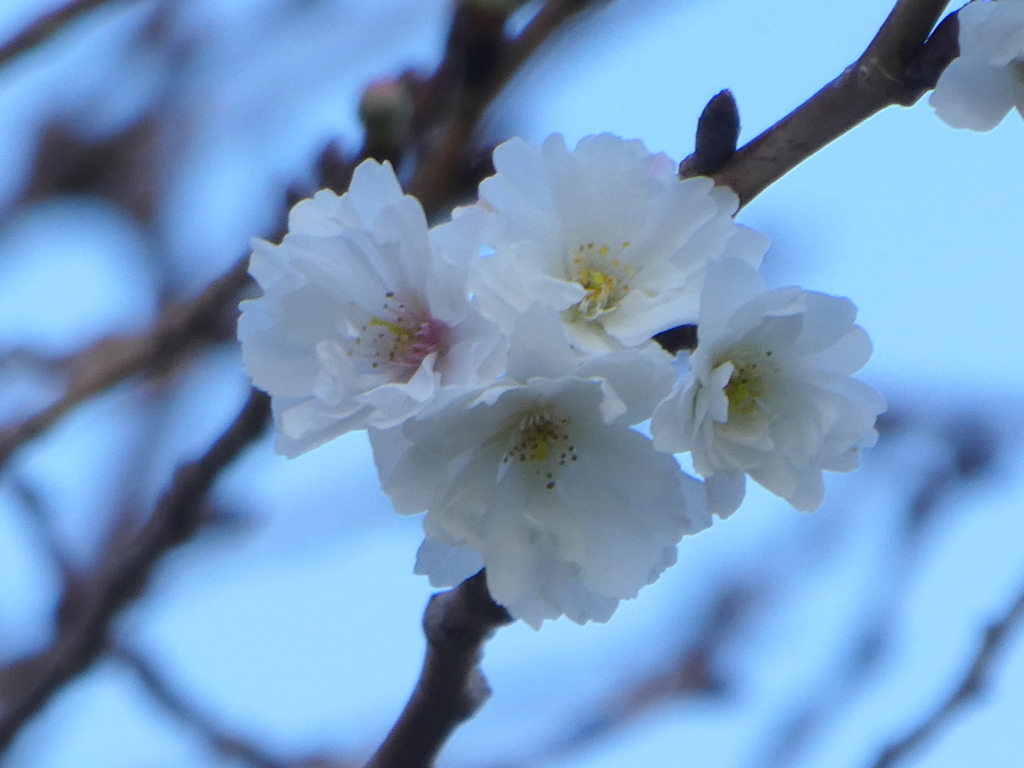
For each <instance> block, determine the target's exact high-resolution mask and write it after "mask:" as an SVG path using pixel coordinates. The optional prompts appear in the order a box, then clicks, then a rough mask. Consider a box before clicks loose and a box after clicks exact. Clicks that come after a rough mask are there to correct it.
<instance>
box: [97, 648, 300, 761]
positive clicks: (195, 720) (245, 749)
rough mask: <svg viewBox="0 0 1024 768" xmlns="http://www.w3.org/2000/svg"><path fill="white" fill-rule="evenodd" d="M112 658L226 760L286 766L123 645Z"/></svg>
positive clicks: (146, 660)
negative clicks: (231, 730) (209, 714)
mask: <svg viewBox="0 0 1024 768" xmlns="http://www.w3.org/2000/svg"><path fill="white" fill-rule="evenodd" d="M112 653H113V656H114V658H115V659H117V660H118V661H120V662H121V663H122V664H124V665H125V666H126V667H128V669H130V670H131V671H132V672H133V673H134V674H135V676H136V677H137V678H138V679H139V682H141V683H142V685H143V686H144V687H145V689H146V691H147V692H148V693H149V695H150V696H152V697H153V699H154V700H156V701H157V702H159V703H160V705H161V706H163V707H164V708H165V709H166V710H167V711H168V712H170V713H171V714H172V715H174V717H176V718H177V719H178V720H180V721H181V722H182V723H184V724H185V725H187V726H188V727H189V728H191V729H192V730H194V731H195V732H196V733H198V734H199V735H200V736H201V737H202V738H203V739H204V740H206V741H207V742H208V743H209V744H210V745H211V746H212V747H213V748H214V749H215V750H217V752H219V753H220V754H221V755H223V756H224V757H226V758H230V759H236V760H239V761H241V762H242V763H244V764H246V765H251V766H253V767H254V768H284V767H285V766H286V765H288V763H285V762H281V761H278V760H275V759H274V758H272V757H270V756H269V755H267V754H266V753H265V752H264V751H263V750H262V749H260V748H258V747H256V746H254V745H252V744H250V743H248V742H246V741H244V740H243V739H240V738H239V737H237V736H233V735H232V734H230V733H228V732H227V731H225V730H224V729H223V728H221V727H220V726H218V725H217V724H216V723H214V722H213V721H212V720H210V718H209V717H207V716H205V715H203V714H202V713H201V712H199V711H198V710H197V709H196V708H195V707H193V706H192V705H191V704H190V703H189V702H188V701H187V700H186V699H185V697H184V696H182V695H180V694H179V693H177V692H176V691H174V690H173V689H172V688H171V686H170V685H168V684H167V681H166V680H165V679H164V677H163V675H161V674H160V672H159V670H158V669H157V668H156V667H155V666H153V664H152V663H151V662H150V661H149V660H148V659H146V658H145V657H143V656H142V655H141V654H139V653H138V652H137V651H134V650H130V649H129V648H127V647H124V646H117V647H116V648H114V649H113V651H112Z"/></svg>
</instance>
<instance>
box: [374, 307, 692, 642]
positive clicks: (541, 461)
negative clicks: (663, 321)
mask: <svg viewBox="0 0 1024 768" xmlns="http://www.w3.org/2000/svg"><path fill="white" fill-rule="evenodd" d="M674 378H675V373H674V369H673V367H672V364H671V358H670V357H669V356H668V355H667V354H665V353H664V352H661V351H660V350H658V349H657V348H656V347H653V346H651V347H646V348H645V349H643V350H627V351H620V352H614V353H609V354H607V355H603V356H601V357H598V358H590V359H582V360H581V359H580V358H579V356H578V355H575V354H574V353H573V351H572V350H571V348H570V346H569V343H568V340H567V338H566V337H565V332H564V330H563V328H562V325H561V323H560V322H559V318H558V316H557V315H556V314H555V313H554V312H553V311H552V310H550V309H547V310H546V311H545V308H543V307H539V306H536V307H534V308H533V309H532V310H531V311H529V312H527V313H525V314H524V316H523V318H522V319H521V321H520V323H519V325H518V326H517V328H516V331H515V335H514V337H513V339H512V348H511V351H510V358H509V372H508V377H507V379H506V380H505V381H503V382H500V383H497V384H493V385H490V386H484V387H481V388H479V389H477V390H476V391H474V392H472V393H469V394H466V395H463V396H461V397H456V398H451V399H449V400H448V401H447V402H439V404H438V406H437V407H436V408H435V409H426V410H424V411H423V412H421V413H420V414H419V415H418V416H417V417H415V418H412V419H409V420H407V421H405V422H404V423H403V424H402V425H401V426H400V427H397V428H395V429H392V430H387V431H383V432H382V431H379V430H371V432H370V436H371V441H372V443H373V447H374V454H375V457H376V459H377V465H378V470H379V472H380V477H381V483H382V485H383V487H384V489H385V491H387V493H388V494H389V495H390V496H391V499H392V502H393V503H394V506H395V509H396V510H397V511H399V512H402V513H407V514H412V513H417V512H421V511H423V510H427V515H426V517H425V518H424V530H425V533H426V541H425V542H424V544H423V546H422V547H421V549H420V553H419V557H418V560H417V565H416V570H417V572H419V573H423V574H427V575H429V576H430V579H431V583H432V584H434V585H435V586H450V585H454V584H458V583H459V582H460V581H461V580H463V579H465V578H467V577H469V576H471V575H472V574H473V573H475V572H476V571H477V570H479V569H480V568H482V567H485V566H486V568H487V583H488V586H489V588H490V591H491V594H492V595H493V597H494V599H495V600H496V601H497V602H498V603H501V604H502V605H504V606H505V607H506V608H507V609H508V610H509V611H510V612H511V613H512V615H513V616H516V617H517V618H521V619H523V620H524V621H526V622H527V623H529V624H530V625H532V626H533V627H535V628H536V627H539V626H540V624H541V623H542V622H543V620H544V619H554V618H557V617H559V616H561V615H563V614H564V615H567V616H569V617H570V618H571V619H573V620H574V621H577V622H579V623H583V622H586V621H588V620H594V621H606V620H607V619H608V618H610V617H611V615H612V613H613V612H614V610H615V608H616V606H617V604H618V602H619V600H622V599H626V598H632V597H635V596H636V594H637V592H638V590H639V589H640V588H641V587H643V586H644V585H646V584H649V583H651V582H652V581H654V580H655V579H656V578H657V577H658V575H659V574H660V573H661V572H662V571H663V570H664V569H665V568H666V567H668V566H669V565H671V564H672V563H673V562H674V561H675V546H676V544H677V543H678V542H679V540H680V538H681V537H682V536H683V535H684V534H688V533H694V532H696V531H698V530H701V529H702V528H704V527H706V526H707V525H708V524H709V522H710V517H709V515H708V513H707V509H706V507H707V502H706V499H705V497H704V492H703V488H702V486H701V484H700V483H699V481H697V480H695V479H693V478H691V477H689V476H687V475H685V474H684V473H683V472H682V471H681V470H680V468H679V465H678V464H677V463H676V461H675V460H674V458H673V457H671V456H668V455H666V454H663V453H659V452H658V451H656V450H655V449H654V447H653V445H652V443H651V441H650V440H649V439H648V438H647V437H645V436H644V435H642V434H640V433H639V432H637V431H635V430H633V429H631V425H634V424H637V423H639V422H641V421H643V420H645V419H647V418H648V417H649V416H650V414H651V412H652V411H653V409H654V407H655V405H656V404H657V402H658V401H660V400H661V399H662V398H663V397H664V396H665V395H666V394H667V393H668V392H669V390H670V389H671V386H672V381H673V380H674Z"/></svg>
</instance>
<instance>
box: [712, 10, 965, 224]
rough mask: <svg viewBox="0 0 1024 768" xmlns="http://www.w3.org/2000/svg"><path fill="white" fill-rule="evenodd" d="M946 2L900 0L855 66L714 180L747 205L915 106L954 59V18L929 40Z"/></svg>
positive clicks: (739, 153) (755, 141)
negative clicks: (845, 139) (875, 121)
mask: <svg viewBox="0 0 1024 768" xmlns="http://www.w3.org/2000/svg"><path fill="white" fill-rule="evenodd" d="M948 4H949V0H899V1H898V2H897V3H896V6H895V7H894V8H893V10H892V12H891V13H890V14H889V17H888V18H887V19H886V20H885V23H884V24H883V25H882V27H881V29H879V31H878V34H877V35H875V38H874V40H872V41H871V44H870V45H869V46H868V47H867V50H865V51H864V53H863V55H862V56H861V57H860V58H859V59H857V61H855V62H854V63H853V64H852V65H850V66H849V67H847V68H846V70H845V71H844V72H843V73H842V74H841V75H839V77H837V78H836V79H835V80H833V81H832V82H831V83H829V84H828V85H826V86H825V87H824V88H822V89H821V90H820V91H818V92H817V93H816V94H814V96H812V97H811V98H810V99H808V100H807V101H806V102H804V104H802V105H801V106H800V107H798V108H797V109H795V110H794V111H793V112H791V113H790V114H789V115H787V116H786V117H784V118H783V119H782V120H780V121H779V122H778V123H776V124H775V125H773V126H772V127H771V128H769V129H768V130H766V131H765V132H764V133H762V134H761V135H760V136H758V137H757V138H755V139H753V140H752V141H750V142H749V143H748V144H746V145H745V146H743V147H742V148H741V149H739V150H738V151H737V152H736V153H735V154H734V155H733V156H732V158H731V159H730V160H729V162H728V163H727V164H726V165H725V167H724V168H722V169H721V170H720V171H718V172H717V173H715V174H714V176H713V178H714V179H715V183H716V184H720V185H724V186H727V187H730V188H731V189H732V190H733V191H734V192H736V194H737V195H739V198H740V204H741V205H746V204H747V203H749V202H750V201H751V200H753V199H754V198H755V197H756V196H757V195H758V194H760V193H761V192H762V191H764V190H765V189H766V188H767V187H768V186H770V185H771V184H773V183H774V182H776V181H778V180H779V179H780V178H782V177H783V176H784V175H785V174H786V173H788V172H789V171H790V170H792V169H793V168H795V167H796V166H797V165H799V164H800V163H801V162H803V161H804V160H806V159H807V158H808V157H810V156H811V155H813V154H814V153H815V152H817V151H818V150H819V149H821V148H822V147H824V146H825V145H827V144H829V143H831V142H832V141H835V140H836V139H837V138H839V137H840V136H842V135H843V134H844V133H846V132H847V131H849V130H850V129H851V128H853V127H855V126H856V125H858V124H860V123H861V122H863V121H864V120H866V119H867V118H869V117H871V116H872V115H874V114H875V113H876V112H879V111H881V110H882V109H884V108H885V107H888V106H891V105H895V104H900V105H903V106H910V105H912V104H914V103H915V102H916V101H917V100H918V99H919V98H921V96H922V95H923V94H924V93H925V91H927V90H928V89H929V88H932V87H934V85H935V81H936V80H937V79H938V75H939V74H940V73H941V72H942V70H943V69H945V67H946V66H947V65H948V64H949V62H950V61H952V60H953V58H955V57H956V55H957V49H956V34H955V31H956V30H955V25H956V15H955V14H952V15H951V16H950V17H949V18H948V19H947V20H946V22H944V23H943V25H940V27H939V28H938V29H936V31H935V34H933V35H932V37H931V38H929V36H928V33H929V32H930V31H931V29H932V27H934V26H935V22H936V21H938V19H939V17H940V16H941V15H942V12H943V10H944V9H945V8H946V6H947V5H948ZM951 29H952V34H951Z"/></svg>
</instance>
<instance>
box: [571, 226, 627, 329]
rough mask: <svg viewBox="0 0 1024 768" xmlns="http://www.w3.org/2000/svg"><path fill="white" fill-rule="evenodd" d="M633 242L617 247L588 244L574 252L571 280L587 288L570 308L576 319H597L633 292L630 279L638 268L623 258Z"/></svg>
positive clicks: (584, 288)
mask: <svg viewBox="0 0 1024 768" xmlns="http://www.w3.org/2000/svg"><path fill="white" fill-rule="evenodd" d="M629 245H630V244H629V242H624V243H622V245H621V246H620V247H618V248H615V249H613V248H611V247H609V246H608V245H598V244H597V243H587V244H586V245H581V246H579V247H578V248H577V249H576V250H575V252H573V254H572V258H571V265H570V266H569V270H568V272H569V279H570V280H572V281H574V282H576V283H579V284H580V285H581V286H582V287H583V290H584V291H586V295H584V297H583V299H582V300H581V301H580V302H579V303H578V304H576V306H574V307H571V308H570V310H569V311H570V312H571V313H572V315H573V316H574V317H573V319H576V320H594V319H595V318H597V317H600V316H601V315H603V314H605V313H607V312H611V311H612V310H613V309H615V307H616V306H618V304H619V302H620V301H622V299H623V298H624V297H625V295H626V294H627V293H629V282H630V280H631V279H632V278H633V276H634V275H636V269H635V268H634V267H632V266H631V265H630V264H628V263H625V262H624V261H623V259H622V255H623V254H624V253H625V251H626V250H627V249H628V248H629Z"/></svg>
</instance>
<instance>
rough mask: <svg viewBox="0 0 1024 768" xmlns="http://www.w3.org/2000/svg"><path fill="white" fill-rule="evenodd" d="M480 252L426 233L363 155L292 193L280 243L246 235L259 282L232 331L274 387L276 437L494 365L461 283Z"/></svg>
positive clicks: (391, 418) (310, 438) (380, 416)
mask: <svg viewBox="0 0 1024 768" xmlns="http://www.w3.org/2000/svg"><path fill="white" fill-rule="evenodd" d="M478 251H479V244H477V243H472V242H468V241H466V240H465V238H464V237H463V236H461V235H460V236H458V237H452V236H451V232H450V231H449V230H448V229H447V228H446V227H444V226H442V227H439V228H436V229H435V230H433V231H432V232H430V233H429V234H428V229H427V222H426V219H425V217H424V215H423V209H422V207H421V206H420V204H419V202H418V201H417V200H416V199H415V198H412V197H409V196H407V195H404V194H403V193H402V190H401V187H400V186H399V184H398V181H397V180H396V178H395V175H394V172H393V171H392V169H391V166H390V165H389V164H387V163H384V164H379V163H376V162H374V161H372V160H367V161H365V162H363V163H362V164H361V165H360V166H359V167H358V168H356V170H355V173H354V175H353V177H352V184H351V186H350V188H349V191H348V192H347V193H345V194H344V195H342V196H340V197H338V196H337V195H335V194H334V193H333V192H331V191H329V190H322V191H320V192H318V193H317V194H316V195H315V196H314V197H313V198H311V199H308V200H303V201H301V202H300V203H298V204H297V205H296V206H295V207H294V208H293V209H292V211H291V214H290V215H289V219H288V234H287V235H286V236H285V238H284V240H283V241H282V243H281V244H280V245H272V244H271V243H267V242H264V241H256V242H255V243H254V246H253V254H252V258H251V260H250V265H249V271H250V273H251V274H252V276H253V277H254V278H255V279H256V281H257V282H258V283H259V285H260V287H261V288H262V289H263V295H262V296H261V297H259V298H257V299H254V300H251V301H246V302H243V303H242V307H241V308H242V316H241V318H240V319H239V322H238V337H239V339H240V340H241V342H242V359H243V361H244V363H245V367H246V370H247V371H248V373H249V374H250V375H251V376H252V378H253V383H254V384H255V385H256V386H257V387H259V388H261V389H264V390H266V391H267V392H268V393H270V395H271V396H272V405H273V411H274V418H275V421H276V423H277V427H278V440H277V450H278V451H280V452H281V453H284V454H287V455H289V456H294V455H297V454H300V453H303V452H304V451H307V450H309V449H311V448H314V447H316V446H317V445H320V444H321V443H323V442H325V441H326V440H329V439H331V438H333V437H336V436H337V435H340V434H343V433H344V432H348V431H349V430H353V429H359V428H363V427H367V426H374V427H382V428H386V427H390V426H394V425H395V424H398V423H400V422H401V421H402V420H404V419H406V418H408V417H409V416H410V415H411V414H414V413H416V412H417V411H418V410H419V409H420V408H422V407H423V405H424V404H425V403H428V402H430V401H431V400H432V399H433V398H434V396H435V395H436V394H437V392H438V391H439V390H440V389H443V388H446V387H459V386H475V385H477V384H479V383H481V381H487V380H490V379H493V378H494V377H495V376H497V375H499V374H500V372H501V366H502V364H503V361H502V360H501V336H500V334H499V333H498V329H497V327H496V326H495V325H494V324H493V323H491V322H489V321H487V320H485V319H484V318H483V317H482V316H480V315H479V314H478V313H477V312H476V310H475V309H474V308H473V306H472V304H471V302H470V300H469V298H468V295H467V292H466V274H467V271H468V264H469V261H470V260H471V259H474V258H476V256H477V253H478Z"/></svg>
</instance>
